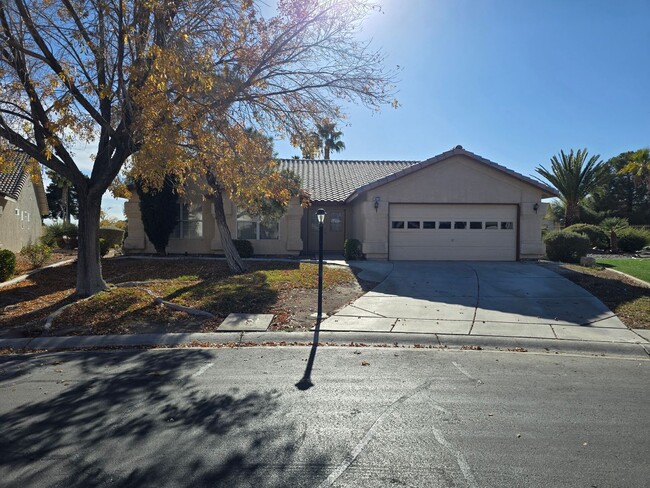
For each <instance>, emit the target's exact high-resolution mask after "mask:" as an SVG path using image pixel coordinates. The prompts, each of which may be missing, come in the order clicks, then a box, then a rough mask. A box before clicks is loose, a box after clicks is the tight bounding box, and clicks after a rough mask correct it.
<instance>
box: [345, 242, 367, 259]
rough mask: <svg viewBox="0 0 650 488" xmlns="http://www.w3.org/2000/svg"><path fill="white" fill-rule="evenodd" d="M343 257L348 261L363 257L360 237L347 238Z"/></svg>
mask: <svg viewBox="0 0 650 488" xmlns="http://www.w3.org/2000/svg"><path fill="white" fill-rule="evenodd" d="M343 257H345V260H346V261H356V260H359V259H363V253H362V252H361V241H360V240H359V239H346V240H345V244H343Z"/></svg>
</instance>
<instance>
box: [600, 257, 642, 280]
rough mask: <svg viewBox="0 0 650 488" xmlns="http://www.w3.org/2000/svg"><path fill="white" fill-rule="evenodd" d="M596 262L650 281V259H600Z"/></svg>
mask: <svg viewBox="0 0 650 488" xmlns="http://www.w3.org/2000/svg"><path fill="white" fill-rule="evenodd" d="M596 262H597V263H598V264H599V265H601V266H605V267H606V268H612V269H615V270H616V271H622V272H623V273H625V274H629V275H630V276H634V277H635V278H639V279H640V280H643V281H645V282H647V283H650V259H598V260H597V261H596Z"/></svg>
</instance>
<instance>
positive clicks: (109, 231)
mask: <svg viewBox="0 0 650 488" xmlns="http://www.w3.org/2000/svg"><path fill="white" fill-rule="evenodd" d="M97 236H98V237H99V239H104V241H106V242H105V244H104V245H105V246H107V248H108V249H112V248H114V247H120V246H122V241H123V240H124V231H123V230H122V229H118V228H117V227H101V228H100V229H99V231H98V233H97Z"/></svg>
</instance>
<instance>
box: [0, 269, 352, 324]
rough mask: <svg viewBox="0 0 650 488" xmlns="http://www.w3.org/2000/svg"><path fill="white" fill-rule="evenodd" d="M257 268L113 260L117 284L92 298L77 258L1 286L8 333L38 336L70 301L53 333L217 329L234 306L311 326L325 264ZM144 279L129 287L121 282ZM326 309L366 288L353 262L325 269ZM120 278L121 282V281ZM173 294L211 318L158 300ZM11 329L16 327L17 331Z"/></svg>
mask: <svg viewBox="0 0 650 488" xmlns="http://www.w3.org/2000/svg"><path fill="white" fill-rule="evenodd" d="M248 265H249V272H247V273H244V274H241V275H232V274H231V273H230V271H229V270H228V267H227V265H226V263H225V262H224V261H220V260H197V259H194V260H193V259H191V258H188V259H170V260H154V259H108V260H104V261H103V271H104V278H105V279H106V281H107V282H108V283H109V284H111V286H112V287H111V289H109V290H107V291H105V292H102V293H98V294H97V295H95V296H93V297H91V298H90V299H87V300H81V301H77V298H76V297H75V296H74V283H75V278H76V277H75V272H76V265H67V266H63V267H61V268H56V269H48V270H44V271H43V272H41V273H38V274H36V275H33V276H32V277H30V278H29V279H27V280H25V281H23V282H22V283H19V284H17V285H14V286H13V287H11V288H8V289H2V290H0V335H4V336H5V337H7V336H20V335H38V334H39V333H40V331H41V326H42V324H43V322H44V320H45V319H46V318H47V317H48V316H49V315H50V314H51V313H52V312H54V311H55V310H58V309H59V308H60V307H62V306H63V305H66V304H69V303H73V302H75V301H76V303H74V304H73V305H72V306H70V307H68V308H67V309H66V310H65V311H64V313H62V314H61V315H60V316H59V317H57V318H56V319H55V320H54V322H53V324H52V330H51V332H50V333H51V334H54V335H80V334H82V335H88V334H126V333H146V332H205V331H213V330H215V329H216V328H217V327H218V326H219V324H220V323H221V321H222V320H223V318H225V317H226V316H227V315H228V314H230V313H232V312H241V313H272V314H274V315H275V316H276V318H275V320H274V322H273V327H274V328H276V329H277V328H279V329H282V328H308V327H310V326H311V325H313V324H312V323H308V317H309V313H310V312H311V311H312V310H313V309H314V308H315V306H316V288H317V286H318V266H317V265H315V264H306V263H299V262H249V263H248ZM127 282H138V283H140V282H142V283H140V284H135V286H130V287H128V288H121V287H119V285H120V284H121V283H127ZM323 283H324V289H325V290H326V291H327V294H326V299H325V301H324V306H325V311H326V312H329V313H331V312H333V311H334V310H337V309H339V308H341V307H342V306H343V305H345V304H346V303H348V302H349V301H350V300H352V299H354V298H356V297H357V296H359V295H361V293H362V290H361V287H360V286H359V284H358V283H357V280H356V279H355V277H354V275H353V274H352V272H351V271H350V270H349V269H347V268H341V267H325V268H324V270H323ZM115 285H117V287H116V286H115ZM146 290H149V291H151V292H153V293H154V294H155V295H156V296H158V297H160V298H162V299H163V300H165V301H168V302H172V303H175V304H179V305H184V306H187V307H193V308H197V309H200V310H205V311H207V312H210V313H212V314H213V315H215V316H216V317H217V318H216V319H213V320H205V319H202V318H198V317H196V316H192V315H189V314H187V313H185V312H178V311H174V310H170V309H169V308H167V307H164V306H162V305H158V304H156V303H155V301H154V299H153V298H152V296H151V295H150V294H149V293H147V291H146ZM10 329H11V330H10Z"/></svg>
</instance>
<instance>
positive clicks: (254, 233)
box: [237, 212, 280, 241]
mask: <svg viewBox="0 0 650 488" xmlns="http://www.w3.org/2000/svg"><path fill="white" fill-rule="evenodd" d="M279 238H280V222H263V221H262V219H260V218H259V217H251V216H250V215H248V214H246V212H237V239H246V240H249V241H259V240H277V239H279Z"/></svg>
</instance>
